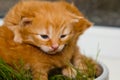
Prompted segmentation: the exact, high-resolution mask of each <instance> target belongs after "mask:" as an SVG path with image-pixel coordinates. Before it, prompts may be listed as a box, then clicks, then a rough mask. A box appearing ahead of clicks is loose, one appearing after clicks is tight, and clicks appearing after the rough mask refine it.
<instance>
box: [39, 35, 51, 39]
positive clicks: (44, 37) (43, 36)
mask: <svg viewBox="0 0 120 80" xmlns="http://www.w3.org/2000/svg"><path fill="white" fill-rule="evenodd" d="M40 37H41V38H43V39H48V38H49V36H48V35H44V34H43V35H40Z"/></svg>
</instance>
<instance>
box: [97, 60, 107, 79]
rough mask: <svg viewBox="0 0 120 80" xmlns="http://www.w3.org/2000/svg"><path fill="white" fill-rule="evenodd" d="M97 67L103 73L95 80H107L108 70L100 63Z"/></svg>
mask: <svg viewBox="0 0 120 80" xmlns="http://www.w3.org/2000/svg"><path fill="white" fill-rule="evenodd" d="M99 65H100V66H101V68H102V70H103V72H102V74H101V75H100V76H99V77H97V78H96V79H95V80H109V70H108V68H107V66H106V65H105V64H103V63H101V62H100V63H99Z"/></svg>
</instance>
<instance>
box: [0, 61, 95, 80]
mask: <svg viewBox="0 0 120 80" xmlns="http://www.w3.org/2000/svg"><path fill="white" fill-rule="evenodd" d="M20 64H21V65H20V66H19V67H18V66H16V65H15V69H13V68H12V67H11V66H9V65H7V64H6V63H5V62H4V61H3V60H2V59H0V80H32V75H31V71H30V70H24V68H23V66H24V63H23V62H22V61H20ZM85 64H86V65H87V67H88V70H87V71H80V70H78V69H76V68H75V69H76V71H77V76H76V78H75V79H70V78H68V77H66V76H63V75H61V73H60V70H58V71H56V70H55V71H54V72H51V73H50V76H49V80H94V78H95V71H94V67H93V66H94V65H92V64H90V62H89V60H87V61H86V60H85ZM71 67H73V66H71ZM56 72H57V73H56Z"/></svg>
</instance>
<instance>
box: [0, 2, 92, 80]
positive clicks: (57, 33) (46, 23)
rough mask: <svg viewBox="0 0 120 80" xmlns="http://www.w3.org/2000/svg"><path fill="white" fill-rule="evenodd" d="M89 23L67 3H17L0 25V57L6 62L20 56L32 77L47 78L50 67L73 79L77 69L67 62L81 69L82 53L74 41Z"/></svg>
mask: <svg viewBox="0 0 120 80" xmlns="http://www.w3.org/2000/svg"><path fill="white" fill-rule="evenodd" d="M33 5H34V6H33ZM90 26H91V23H90V22H89V21H88V20H87V19H85V18H84V16H83V15H82V14H81V13H80V12H79V11H78V9H77V8H76V7H75V6H73V5H71V4H68V3H66V2H62V1H58V2H46V1H23V2H19V3H18V4H16V5H15V6H14V7H13V8H12V9H11V10H10V11H9V12H8V14H7V15H6V17H5V18H4V26H3V27H1V28H0V46H1V47H0V56H1V57H2V58H3V59H4V60H5V61H6V62H7V63H8V64H12V62H17V61H18V60H19V59H23V60H24V62H25V64H26V65H27V66H29V67H30V68H31V70H32V73H33V79H34V80H48V78H47V75H48V74H47V73H48V72H49V70H51V69H53V68H62V69H63V70H62V73H63V75H65V76H68V77H72V78H74V77H75V76H76V71H75V70H74V69H73V68H71V67H70V66H68V64H67V63H72V64H73V65H74V66H75V67H76V68H79V69H83V66H82V57H84V56H83V55H81V54H80V52H79V50H78V47H77V46H76V43H77V39H78V37H79V35H81V34H82V33H83V32H84V31H85V30H86V29H87V28H89V27H90Z"/></svg>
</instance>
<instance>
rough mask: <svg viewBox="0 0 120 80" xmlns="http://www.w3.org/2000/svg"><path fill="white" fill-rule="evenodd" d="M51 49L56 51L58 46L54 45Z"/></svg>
mask: <svg viewBox="0 0 120 80" xmlns="http://www.w3.org/2000/svg"><path fill="white" fill-rule="evenodd" d="M51 47H52V49H53V50H57V49H58V47H59V45H58V44H54V45H52V46H51Z"/></svg>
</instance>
